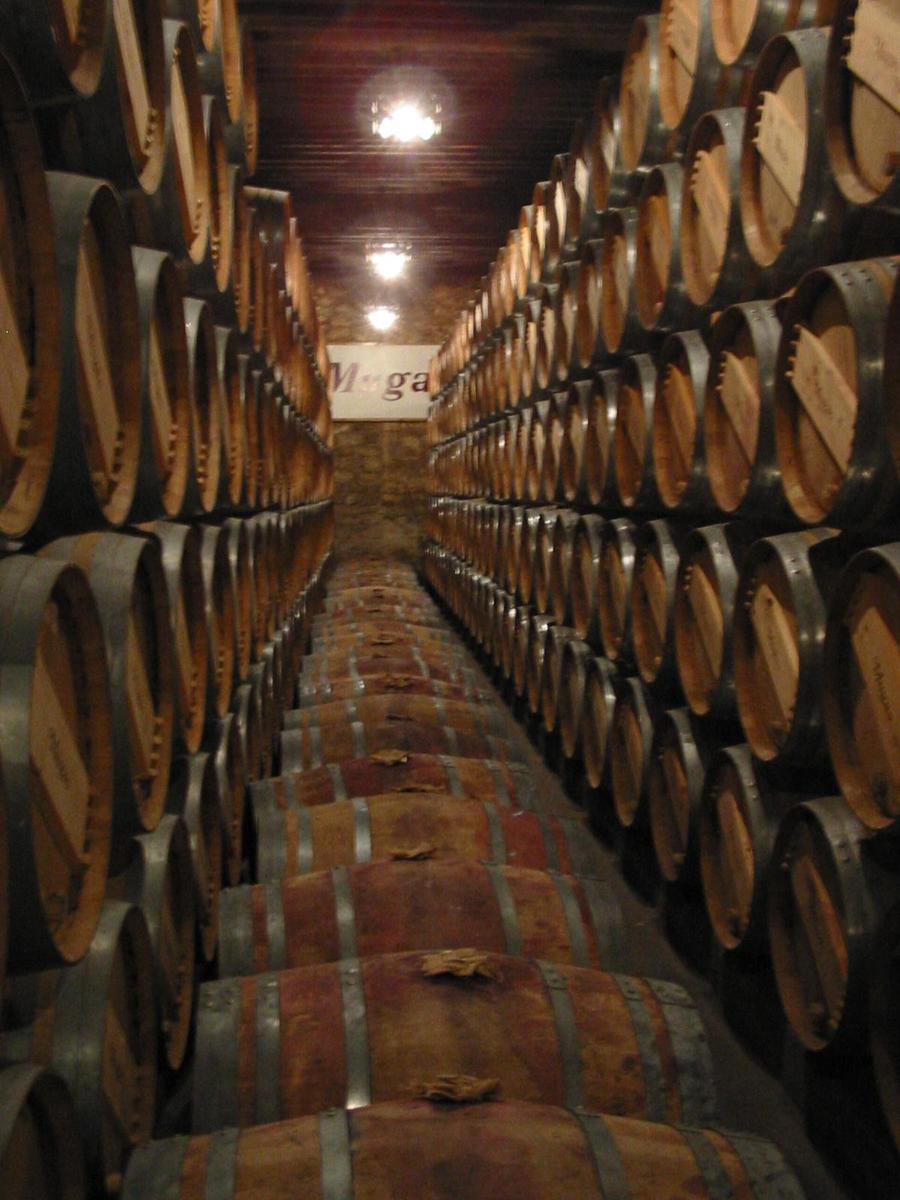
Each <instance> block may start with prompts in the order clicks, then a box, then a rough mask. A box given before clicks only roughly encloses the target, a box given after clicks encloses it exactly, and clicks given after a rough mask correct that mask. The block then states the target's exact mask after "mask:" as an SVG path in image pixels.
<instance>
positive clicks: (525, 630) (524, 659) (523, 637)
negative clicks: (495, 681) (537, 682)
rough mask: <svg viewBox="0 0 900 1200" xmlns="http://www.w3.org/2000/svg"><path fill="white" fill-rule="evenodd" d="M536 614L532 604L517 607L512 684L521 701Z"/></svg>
mask: <svg viewBox="0 0 900 1200" xmlns="http://www.w3.org/2000/svg"><path fill="white" fill-rule="evenodd" d="M534 615H535V612H534V609H533V608H532V606H531V605H530V604H521V603H520V604H518V605H517V606H516V620H515V630H514V633H513V661H512V683H513V690H514V691H515V694H516V695H517V696H518V697H519V699H520V700H521V699H524V697H525V692H526V688H527V681H528V642H529V639H530V637H531V622H532V618H533V617H534Z"/></svg>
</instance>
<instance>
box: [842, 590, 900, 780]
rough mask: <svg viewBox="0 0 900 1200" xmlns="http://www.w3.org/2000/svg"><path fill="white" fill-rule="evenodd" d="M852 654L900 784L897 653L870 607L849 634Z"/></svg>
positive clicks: (899, 672)
mask: <svg viewBox="0 0 900 1200" xmlns="http://www.w3.org/2000/svg"><path fill="white" fill-rule="evenodd" d="M851 640H852V642H853V652H854V654H855V656H856V661H857V664H858V665H859V671H860V674H861V675H862V677H863V681H864V682H865V685H866V695H867V697H868V700H869V704H870V709H871V712H872V714H873V715H874V718H875V725H876V732H877V735H878V738H879V741H880V742H881V745H882V748H883V750H884V754H885V757H886V758H887V760H888V763H889V765H890V773H891V778H892V779H893V780H894V781H900V694H898V689H897V682H898V675H900V651H898V647H897V634H896V633H892V632H891V630H890V629H889V628H888V625H887V622H886V621H885V619H884V617H883V616H882V614H881V612H880V611H879V609H877V608H875V607H874V606H872V605H870V606H869V607H867V608H866V609H865V610H864V611H863V613H862V616H861V617H860V619H859V620H858V621H857V622H856V624H855V626H854V628H853V632H852V635H851Z"/></svg>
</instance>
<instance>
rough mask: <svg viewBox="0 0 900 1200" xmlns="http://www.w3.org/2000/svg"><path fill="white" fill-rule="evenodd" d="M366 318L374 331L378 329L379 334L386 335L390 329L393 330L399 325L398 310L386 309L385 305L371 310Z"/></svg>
mask: <svg viewBox="0 0 900 1200" xmlns="http://www.w3.org/2000/svg"><path fill="white" fill-rule="evenodd" d="M366 316H367V317H368V319H369V324H370V325H371V326H372V328H373V329H377V330H378V332H379V333H385V332H387V330H388V329H393V327H394V325H395V324H396V323H397V316H398V313H397V310H396V308H386V307H385V306H384V305H380V306H379V307H378V308H370V309H369V311H368V312H367V313H366Z"/></svg>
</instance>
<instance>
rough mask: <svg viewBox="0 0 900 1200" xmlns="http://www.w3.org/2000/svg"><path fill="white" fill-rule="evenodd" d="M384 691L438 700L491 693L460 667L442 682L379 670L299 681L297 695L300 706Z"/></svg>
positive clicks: (479, 697)
mask: <svg viewBox="0 0 900 1200" xmlns="http://www.w3.org/2000/svg"><path fill="white" fill-rule="evenodd" d="M384 695H400V696H434V697H436V698H439V699H442V700H466V701H469V702H470V703H471V702H475V701H481V702H484V701H490V700H491V699H492V697H491V696H490V694H489V693H488V692H485V691H484V690H482V688H481V687H480V686H479V680H478V678H477V676H476V675H475V674H474V672H467V671H460V673H459V676H458V679H457V680H456V681H454V682H449V683H443V682H441V681H440V680H438V679H431V678H429V677H428V676H425V675H415V674H410V673H406V672H391V671H381V672H379V673H377V674H374V675H357V676H356V677H355V678H345V679H333V680H329V681H325V682H314V683H301V684H300V687H299V688H298V693H297V698H298V701H299V706H300V708H301V709H305V708H309V707H311V706H313V705H321V704H329V703H331V702H335V701H339V700H340V701H347V700H355V699H356V698H357V697H364V698H365V697H370V696H371V697H375V696H384Z"/></svg>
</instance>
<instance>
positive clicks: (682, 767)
mask: <svg viewBox="0 0 900 1200" xmlns="http://www.w3.org/2000/svg"><path fill="white" fill-rule="evenodd" d="M714 748H715V742H714V739H713V738H711V737H710V735H709V733H708V731H707V730H706V729H705V727H704V726H703V725H702V723H701V722H700V721H699V720H698V719H697V717H695V716H694V714H693V713H692V712H691V711H690V709H687V708H670V709H668V710H667V711H666V712H664V713H662V714H661V715H660V716H659V718H658V721H657V724H656V728H655V729H654V732H653V745H652V747H651V750H650V755H651V759H650V777H649V779H648V780H647V801H648V809H649V817H650V834H651V836H652V839H653V850H654V853H655V854H656V861H657V864H658V865H659V872H660V874H661V875H662V877H663V879H664V880H665V881H666V882H667V883H677V882H678V881H679V880H681V881H683V882H684V883H686V884H688V885H690V884H693V883H696V881H697V877H698V875H699V853H698V837H699V835H698V831H697V827H698V823H699V817H700V802H701V799H702V796H703V785H704V782H705V780H706V771H707V765H708V763H709V760H710V757H711V755H712V753H713V750H714Z"/></svg>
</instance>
